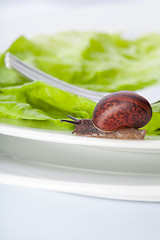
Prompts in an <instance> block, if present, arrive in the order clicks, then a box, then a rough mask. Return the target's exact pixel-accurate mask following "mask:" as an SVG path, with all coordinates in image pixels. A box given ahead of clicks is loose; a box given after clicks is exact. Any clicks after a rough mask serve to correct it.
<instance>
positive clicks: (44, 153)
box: [0, 6, 160, 201]
mask: <svg viewBox="0 0 160 240" xmlns="http://www.w3.org/2000/svg"><path fill="white" fill-rule="evenodd" d="M158 9H159V8H156V7H155V9H154V11H153V13H152V11H151V8H150V6H149V7H147V6H145V9H144V7H143V6H141V7H140V6H139V7H138V8H137V6H109V7H103V8H98V7H96V8H93V9H80V10H75V9H72V11H69V10H68V11H66V10H65V11H64V10H61V11H60V10H57V9H55V10H53V9H52V10H51V8H50V9H49V8H48V9H45V12H43V14H42V12H39V13H37V12H36V11H34V10H36V8H34V7H33V9H32V11H31V12H30V11H28V12H30V15H28V13H27V10H26V11H25V12H23V11H19V12H20V14H19V15H18V14H17V16H15V15H13V12H14V11H13V9H11V10H10V11H9V9H8V13H10V14H8V15H5V14H6V13H5V11H2V10H0V11H1V12H0V13H1V14H0V29H1V42H2V44H1V48H2V49H0V51H1V50H4V49H6V48H7V47H8V46H9V45H10V44H11V42H12V41H13V40H14V39H15V38H17V37H18V36H19V35H22V34H23V35H26V36H32V35H35V34H38V33H53V32H57V31H63V30H73V29H76V30H98V31H105V32H106V31H107V32H113V31H114V32H115V31H123V34H124V35H126V36H128V37H134V36H138V35H141V34H144V33H146V32H150V31H155V30H156V31H159V32H160V27H159V21H158V19H157V18H159V12H158ZM28 10H29V9H28ZM152 10H153V9H152ZM142 12H143V17H142ZM95 16H96V17H95ZM148 16H150V18H148ZM57 19H58V20H57ZM62 19H63V20H62ZM64 19H65V20H64ZM73 20H74V21H73ZM10 22H12V24H14V26H16V28H10ZM0 133H1V134H0V142H1V144H0V151H1V159H0V182H1V183H6V184H16V185H21V186H32V187H40V188H44V189H50V190H57V191H65V192H71V193H79V194H86V195H91V196H100V197H110V198H119V199H132V200H133V199H134V200H146V201H149V200H152V201H159V200H160V140H158V139H157V140H156V139H154V140H152V139H147V140H142V141H141V140H139V141H135V140H130V141H126V140H113V139H112V140H108V139H96V138H85V137H77V136H72V135H71V133H67V132H56V131H47V130H38V129H31V128H23V127H17V126H11V125H5V124H0Z"/></svg>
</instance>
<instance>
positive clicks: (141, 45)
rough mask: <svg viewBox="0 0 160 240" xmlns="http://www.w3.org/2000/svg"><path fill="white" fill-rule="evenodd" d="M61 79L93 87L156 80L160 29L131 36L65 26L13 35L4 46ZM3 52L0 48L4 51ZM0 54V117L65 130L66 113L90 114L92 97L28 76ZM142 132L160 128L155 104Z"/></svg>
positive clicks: (127, 87) (159, 109) (132, 85)
mask: <svg viewBox="0 0 160 240" xmlns="http://www.w3.org/2000/svg"><path fill="white" fill-rule="evenodd" d="M7 51H9V52H11V53H13V54H14V55H16V56H17V57H19V58H21V59H22V60H24V61H26V62H28V63H30V64H32V65H33V66H35V67H37V68H39V69H41V70H42V71H44V72H46V73H48V74H50V75H52V76H55V77H57V78H59V79H61V80H63V81H66V82H68V83H71V84H74V85H76V86H80V87H83V88H86V89H91V90H95V91H110V92H113V91H120V90H132V91H134V90H137V89H140V88H143V87H145V86H149V85H152V84H155V83H160V35H159V34H149V35H146V36H143V37H141V38H139V39H136V40H126V39H123V38H122V37H121V36H120V35H119V34H106V33H96V32H64V33H59V34H55V35H53V36H47V35H40V36H37V37H35V38H33V39H32V40H30V39H27V38H25V37H23V36H22V37H20V38H18V39H17V40H16V41H15V42H14V43H13V44H12V45H11V46H10V47H9V49H8V50H7ZM4 54H5V53H4ZM4 54H1V55H0V121H1V122H8V123H14V124H18V125H25V126H33V127H39V128H49V129H63V130H64V129H65V130H70V129H73V127H72V126H71V125H70V124H67V123H61V122H60V119H66V118H67V115H68V114H71V115H73V116H74V117H77V118H91V117H92V112H93V109H94V106H95V103H93V102H92V101H89V100H87V99H84V98H81V97H78V96H75V95H73V94H70V93H66V92H64V91H61V90H59V89H56V88H54V87H51V86H49V85H47V84H44V83H42V82H36V83H35V82H30V81H29V80H27V79H25V78H23V77H21V76H20V75H19V74H17V73H16V72H15V71H13V70H9V69H7V68H6V67H5V65H4ZM145 128H146V129H147V132H148V133H149V134H150V133H154V134H160V104H159V103H158V104H155V105H153V117H152V120H151V121H150V123H149V124H148V125H147V126H146V127H145Z"/></svg>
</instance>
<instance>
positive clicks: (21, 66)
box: [5, 52, 160, 104]
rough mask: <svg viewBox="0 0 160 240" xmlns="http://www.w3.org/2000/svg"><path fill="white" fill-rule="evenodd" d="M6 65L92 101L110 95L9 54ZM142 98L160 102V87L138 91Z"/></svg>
mask: <svg viewBox="0 0 160 240" xmlns="http://www.w3.org/2000/svg"><path fill="white" fill-rule="evenodd" d="M5 65H6V67H7V68H9V69H15V70H16V71H17V72H18V73H20V74H21V75H23V76H24V77H25V78H28V79H30V80H32V81H37V80H41V81H43V82H46V83H49V84H51V85H52V86H54V87H57V88H59V89H61V90H64V91H67V92H71V93H74V94H76V95H79V96H82V97H85V98H88V99H90V100H92V101H95V102H98V101H99V100H100V99H101V98H102V97H104V96H105V95H107V94H109V93H108V92H96V91H91V90H87V89H83V88H80V87H76V86H74V85H72V84H69V83H66V82H64V81H61V80H59V79H57V78H55V77H53V76H51V75H49V74H47V73H44V72H43V71H40V70H39V69H37V68H35V67H33V66H31V65H29V64H27V63H25V62H24V61H22V60H21V59H19V58H18V57H16V56H14V55H13V54H11V53H9V52H7V53H6V54H5ZM136 92H137V93H138V94H140V95H141V96H143V97H145V98H146V99H147V100H148V101H149V102H150V103H151V104H153V103H155V102H158V101H160V85H154V86H151V87H147V88H144V89H141V90H138V91H136Z"/></svg>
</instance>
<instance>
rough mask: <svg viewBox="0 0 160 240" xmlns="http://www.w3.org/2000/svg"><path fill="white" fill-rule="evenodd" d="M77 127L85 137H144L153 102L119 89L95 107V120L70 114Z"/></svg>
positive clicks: (79, 132)
mask: <svg viewBox="0 0 160 240" xmlns="http://www.w3.org/2000/svg"><path fill="white" fill-rule="evenodd" d="M68 117H70V118H71V119H72V120H73V121H71V120H61V121H62V122H67V123H72V124H74V125H75V130H74V131H73V132H72V133H76V134H77V135H82V136H90V137H102V138H119V139H143V138H144V137H145V135H146V130H145V129H142V130H139V128H142V127H144V126H145V125H146V124H147V123H148V122H149V121H150V120H151V117H152V108H151V105H150V103H149V102H148V101H147V100H146V99H145V98H144V97H142V96H141V95H139V94H137V93H135V92H132V91H119V92H115V93H110V94H108V95H107V96H105V97H103V98H102V99H101V100H100V101H99V102H98V103H97V105H96V106H95V109H94V111H93V117H92V119H82V120H79V119H77V118H74V117H72V116H70V115H68Z"/></svg>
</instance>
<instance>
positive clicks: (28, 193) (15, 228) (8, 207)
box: [0, 185, 160, 240]
mask: <svg viewBox="0 0 160 240" xmlns="http://www.w3.org/2000/svg"><path fill="white" fill-rule="evenodd" d="M159 226H160V203H142V202H127V201H115V200H106V199H99V198H90V197H83V196H76V195H71V194H64V193H56V192H50V191H43V190H36V189H27V188H21V187H13V186H7V185H6V186H5V185H0V240H159V239H160V227H159Z"/></svg>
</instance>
